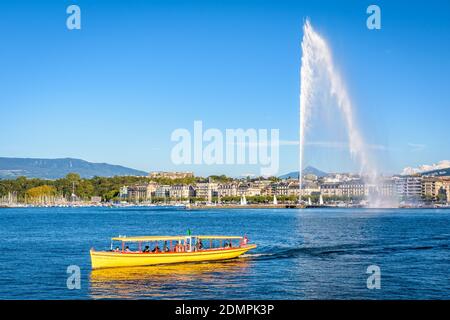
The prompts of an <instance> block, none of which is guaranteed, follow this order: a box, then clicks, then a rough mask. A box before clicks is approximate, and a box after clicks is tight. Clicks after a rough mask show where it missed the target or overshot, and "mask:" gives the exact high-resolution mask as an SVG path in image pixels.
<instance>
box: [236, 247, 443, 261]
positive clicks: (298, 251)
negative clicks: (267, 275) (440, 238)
mask: <svg viewBox="0 0 450 320" xmlns="http://www.w3.org/2000/svg"><path fill="white" fill-rule="evenodd" d="M448 247H449V245H448V244H436V245H414V244H413V245H404V244H397V245H395V244H394V245H392V244H390V245H385V246H383V245H379V244H340V245H335V246H317V247H315V246H300V247H291V248H286V247H272V248H270V247H269V248H264V251H263V252H260V253H249V254H245V255H243V256H242V257H245V258H249V259H252V260H272V259H290V258H298V257H301V256H308V257H316V258H319V259H333V258H336V257H337V256H343V255H355V256H364V255H383V254H395V253H402V252H405V251H423V250H435V249H437V250H439V249H447V248H448Z"/></svg>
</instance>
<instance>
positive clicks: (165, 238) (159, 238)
mask: <svg viewBox="0 0 450 320" xmlns="http://www.w3.org/2000/svg"><path fill="white" fill-rule="evenodd" d="M186 237H193V238H197V239H211V240H214V239H225V240H231V239H242V237H239V236H196V235H191V236H140V237H115V238H112V239H111V240H113V241H122V242H146V241H169V240H182V239H184V238H186Z"/></svg>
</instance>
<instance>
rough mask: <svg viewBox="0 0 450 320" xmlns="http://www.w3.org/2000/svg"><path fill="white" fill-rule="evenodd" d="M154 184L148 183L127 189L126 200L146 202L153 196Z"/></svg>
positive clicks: (155, 186)
mask: <svg viewBox="0 0 450 320" xmlns="http://www.w3.org/2000/svg"><path fill="white" fill-rule="evenodd" d="M156 188H157V185H156V183H153V182H151V183H148V184H144V185H134V186H128V187H127V192H128V193H127V197H128V200H132V201H148V200H151V199H152V196H154V195H155V191H156Z"/></svg>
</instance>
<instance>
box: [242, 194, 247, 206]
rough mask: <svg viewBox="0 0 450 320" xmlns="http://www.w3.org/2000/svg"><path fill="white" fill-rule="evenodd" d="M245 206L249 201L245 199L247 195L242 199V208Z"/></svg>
mask: <svg viewBox="0 0 450 320" xmlns="http://www.w3.org/2000/svg"><path fill="white" fill-rule="evenodd" d="M245 205H247V199H245V195H243V196H242V198H241V206H245Z"/></svg>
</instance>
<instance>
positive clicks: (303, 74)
mask: <svg viewBox="0 0 450 320" xmlns="http://www.w3.org/2000/svg"><path fill="white" fill-rule="evenodd" d="M301 47H302V60H301V70H300V146H299V165H300V168H299V172H300V174H299V186H300V195H302V183H303V178H302V169H303V161H304V151H305V148H304V146H305V139H306V134H307V131H308V130H309V129H310V122H309V120H310V119H311V114H312V113H313V111H314V109H315V105H316V104H315V103H314V102H315V100H314V98H316V97H318V96H321V95H329V96H330V97H331V98H332V99H333V100H334V101H335V105H336V106H337V109H338V110H339V112H340V114H341V115H342V116H343V119H344V126H345V129H346V133H347V138H348V145H349V152H350V155H351V157H352V159H354V160H355V161H357V163H358V164H359V166H360V174H361V175H364V176H365V177H366V183H368V184H369V185H370V186H371V189H372V192H369V198H368V200H369V206H372V207H373V206H376V207H379V206H383V204H382V203H381V202H380V201H379V197H378V196H377V195H378V194H379V192H378V189H379V188H378V183H377V170H376V166H375V164H374V163H373V161H372V157H371V156H370V155H369V153H368V151H367V147H366V144H365V142H364V139H363V137H362V135H361V133H360V131H359V130H358V127H357V125H356V120H355V118H354V113H353V105H352V101H351V99H350V97H349V95H348V92H347V89H346V87H345V83H344V80H343V79H342V77H341V75H340V74H339V72H338V71H337V69H336V67H335V65H334V62H333V58H332V53H331V50H330V47H329V46H328V44H327V42H326V41H325V39H324V38H323V37H322V36H321V35H319V34H318V33H317V32H316V31H315V30H314V28H313V27H312V25H311V23H310V21H309V20H308V19H307V20H306V22H305V24H304V26H303V40H302V44H301ZM324 79H325V81H324Z"/></svg>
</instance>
